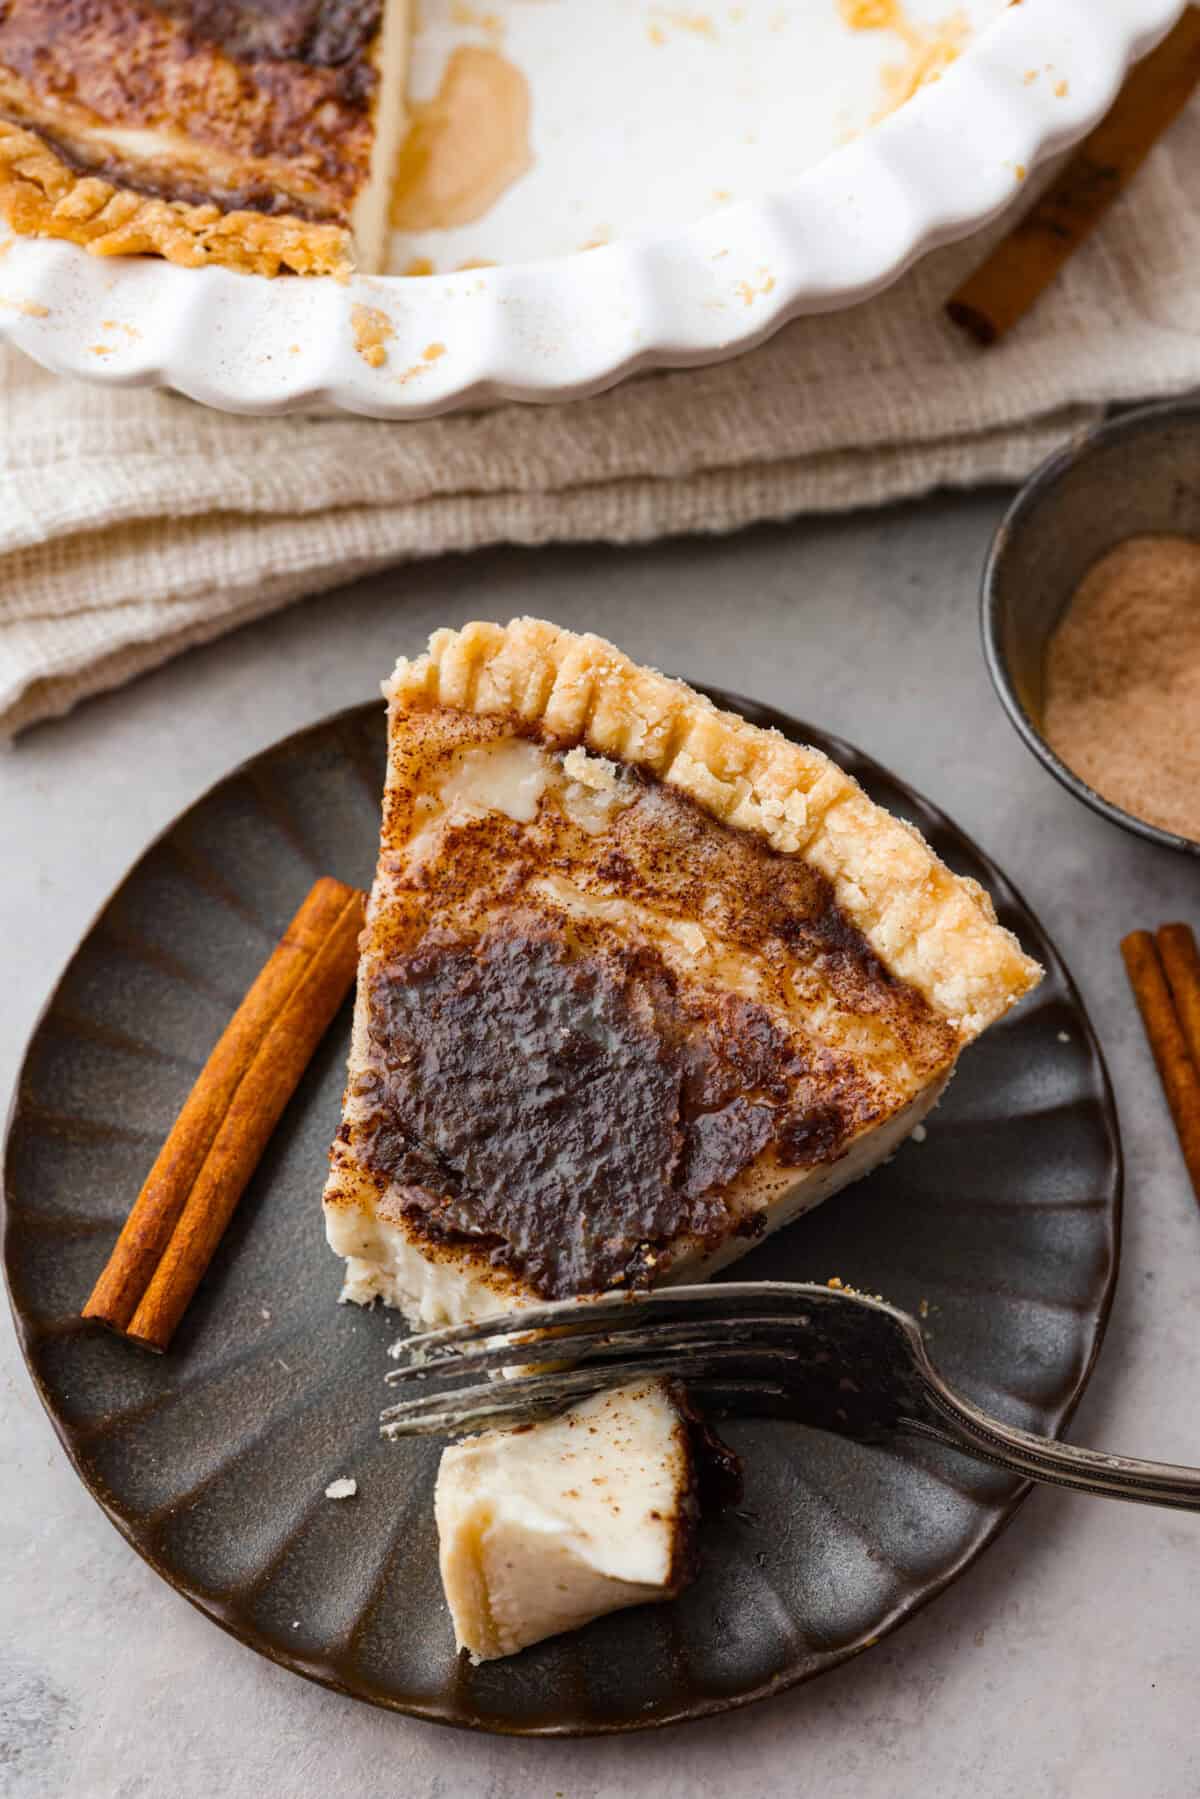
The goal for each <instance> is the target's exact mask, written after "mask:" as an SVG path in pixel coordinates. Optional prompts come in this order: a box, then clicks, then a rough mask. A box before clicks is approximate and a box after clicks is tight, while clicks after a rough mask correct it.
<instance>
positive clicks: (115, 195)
mask: <svg viewBox="0 0 1200 1799" xmlns="http://www.w3.org/2000/svg"><path fill="white" fill-rule="evenodd" d="M406 51H407V0H274V3H273V4H272V5H271V6H270V7H269V8H267V9H265V10H264V9H263V8H262V7H259V6H256V5H254V4H252V3H251V0H72V4H71V5H70V6H64V5H63V3H62V0H5V4H4V5H3V6H0V209H2V210H3V211H4V213H5V214H6V215H7V217H8V219H9V221H10V223H11V224H12V225H13V226H14V228H15V229H16V230H17V231H18V232H20V233H21V234H23V235H34V236H47V237H58V238H65V239H67V240H69V241H71V242H74V243H78V244H82V245H84V246H85V247H86V248H88V249H89V250H91V251H93V252H95V253H96V254H99V255H107V256H115V255H126V254H133V253H145V252H151V253H154V254H157V255H160V256H163V257H165V258H167V259H168V260H169V261H172V262H179V263H182V264H184V265H185V266H188V267H196V266H200V265H203V264H206V263H213V262H216V263H221V264H223V265H225V266H227V267H232V268H235V269H240V270H245V271H249V272H252V273H257V274H267V275H271V274H276V273H278V272H279V271H280V270H290V271H292V272H295V273H299V274H341V273H343V272H345V271H346V270H347V269H348V268H349V267H350V266H351V263H352V261H353V262H356V263H357V265H358V266H360V267H362V268H365V269H372V268H377V267H379V266H381V264H382V260H383V255H384V245H385V241H386V233H387V202H388V191H389V185H390V179H391V170H392V165H393V162H394V159H395V153H396V149H397V147H398V142H399V135H400V131H401V129H402V122H403V91H404V61H405V57H406Z"/></svg>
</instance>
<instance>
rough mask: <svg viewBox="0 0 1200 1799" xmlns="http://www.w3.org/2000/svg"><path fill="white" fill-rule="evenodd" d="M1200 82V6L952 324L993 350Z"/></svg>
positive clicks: (966, 287)
mask: <svg viewBox="0 0 1200 1799" xmlns="http://www.w3.org/2000/svg"><path fill="white" fill-rule="evenodd" d="M1198 81H1200V8H1197V7H1195V6H1188V7H1186V8H1185V9H1184V13H1183V17H1182V18H1181V19H1180V21H1179V23H1178V25H1176V27H1175V29H1174V30H1173V31H1172V32H1170V33H1169V34H1168V35H1167V36H1166V37H1165V38H1164V39H1163V41H1162V43H1161V44H1160V45H1159V46H1158V48H1157V50H1152V51H1151V53H1150V55H1149V56H1147V57H1146V58H1144V60H1143V61H1142V62H1140V63H1138V64H1137V66H1136V67H1135V68H1134V69H1133V70H1132V72H1131V73H1130V75H1129V78H1128V80H1127V81H1126V83H1125V86H1124V87H1123V88H1122V90H1121V92H1120V94H1119V95H1118V97H1117V100H1116V102H1115V104H1114V105H1113V107H1112V109H1111V111H1110V112H1109V113H1108V114H1107V115H1106V117H1105V118H1104V119H1103V120H1102V121H1101V123H1100V124H1099V125H1098V126H1097V127H1096V129H1095V130H1094V131H1093V132H1092V134H1091V136H1090V137H1088V138H1085V139H1084V141H1083V144H1082V145H1081V147H1080V148H1079V149H1078V150H1077V151H1076V152H1075V154H1074V155H1073V156H1072V158H1071V160H1070V161H1069V162H1068V163H1067V165H1066V167H1065V168H1064V169H1063V170H1062V172H1061V174H1059V175H1058V177H1057V178H1056V179H1055V180H1054V181H1053V182H1052V183H1051V185H1050V186H1049V187H1048V188H1047V189H1046V191H1045V193H1044V194H1043V195H1042V196H1041V198H1040V199H1039V200H1038V201H1037V202H1036V203H1035V205H1034V206H1033V208H1032V210H1031V211H1030V212H1029V213H1027V214H1026V216H1025V217H1024V218H1023V219H1022V220H1021V221H1020V222H1019V223H1018V224H1017V225H1016V226H1015V227H1014V228H1013V230H1012V231H1011V232H1010V233H1009V234H1008V236H1007V237H1006V238H1004V239H1002V240H1001V242H1000V243H999V244H998V245H997V247H996V248H995V249H994V250H993V251H992V253H991V255H990V256H988V257H987V258H986V259H985V260H984V262H983V263H982V264H981V266H980V267H979V268H978V269H976V271H975V273H974V274H973V275H971V276H969V277H968V279H967V280H966V281H964V282H963V284H962V286H961V287H960V288H959V289H958V290H957V292H956V293H954V294H952V295H951V297H950V299H949V300H948V301H947V302H946V311H947V312H948V313H949V315H950V317H951V319H953V321H954V323H955V324H956V325H961V326H962V328H963V329H964V331H966V332H968V333H969V334H970V336H971V337H973V338H974V339H975V341H976V343H979V344H984V345H987V344H994V343H995V342H996V340H997V339H998V338H1000V337H1002V336H1003V335H1004V333H1005V332H1006V331H1009V330H1011V329H1012V327H1013V326H1014V325H1015V324H1016V323H1017V321H1018V320H1019V319H1021V318H1023V317H1024V315H1025V313H1026V312H1027V311H1028V310H1029V308H1030V307H1031V306H1032V305H1033V303H1034V301H1035V300H1036V299H1037V297H1038V295H1039V294H1041V293H1042V292H1043V290H1044V289H1045V288H1047V287H1048V286H1049V285H1050V283H1051V281H1053V279H1054V277H1055V276H1056V275H1057V274H1058V271H1059V270H1060V269H1061V268H1062V266H1063V264H1064V263H1065V262H1066V260H1067V258H1068V257H1069V256H1070V255H1071V254H1072V253H1073V251H1074V250H1075V249H1076V248H1077V247H1078V246H1079V245H1080V244H1081V243H1082V242H1083V241H1084V239H1085V238H1086V237H1087V236H1088V235H1089V233H1090V232H1091V231H1092V230H1093V229H1094V228H1095V226H1096V225H1098V224H1099V222H1100V220H1101V219H1102V218H1103V216H1104V214H1105V213H1106V212H1107V210H1108V208H1109V207H1110V206H1111V205H1112V203H1113V201H1114V200H1115V199H1116V198H1117V196H1118V195H1119V194H1120V193H1121V191H1122V190H1123V189H1124V188H1125V187H1126V186H1127V185H1128V183H1129V182H1130V181H1131V180H1132V179H1133V177H1134V175H1135V174H1136V173H1137V171H1138V169H1139V168H1140V167H1141V166H1142V163H1143V162H1144V161H1145V159H1146V157H1147V156H1148V155H1149V153H1150V151H1151V149H1152V148H1153V147H1154V145H1155V143H1156V142H1157V141H1158V139H1159V138H1160V137H1161V136H1162V134H1163V132H1164V131H1165V130H1166V129H1167V126H1168V125H1170V123H1171V122H1172V120H1173V119H1174V118H1175V117H1176V116H1177V115H1178V114H1179V113H1180V112H1181V111H1182V110H1183V108H1184V106H1185V105H1186V104H1187V101H1188V99H1189V97H1190V96H1191V93H1192V90H1193V89H1194V88H1195V86H1196V83H1197V82H1198Z"/></svg>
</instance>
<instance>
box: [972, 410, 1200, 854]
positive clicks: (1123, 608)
mask: <svg viewBox="0 0 1200 1799" xmlns="http://www.w3.org/2000/svg"><path fill="white" fill-rule="evenodd" d="M982 623H983V644H984V654H985V656H986V658H987V663H988V668H989V671H990V673H991V677H992V680H993V682H994V684H995V687H996V691H997V693H998V695H999V697H1000V700H1001V702H1002V703H1003V705H1004V707H1005V710H1006V711H1007V712H1008V715H1009V717H1010V719H1011V720H1012V722H1013V724H1014V725H1015V727H1016V729H1017V731H1018V732H1019V734H1020V736H1021V737H1022V738H1023V740H1024V742H1025V743H1026V745H1027V746H1028V748H1029V749H1031V750H1032V751H1033V753H1034V755H1036V756H1037V757H1038V759H1039V760H1040V761H1041V762H1043V763H1044V764H1045V766H1046V767H1047V768H1048V769H1049V771H1050V773H1051V774H1053V775H1054V776H1055V778H1056V779H1057V780H1059V781H1060V782H1061V783H1062V784H1063V786H1064V787H1066V788H1067V789H1068V790H1069V791H1070V792H1071V793H1073V794H1074V795H1075V796H1076V798H1077V799H1080V800H1082V801H1083V802H1084V804H1085V805H1088V806H1090V807H1091V808H1092V810H1093V811H1095V812H1099V813H1100V814H1101V815H1102V816H1103V817H1105V818H1107V819H1109V820H1110V821H1111V822H1112V823H1113V824H1117V825H1121V826H1122V827H1123V828H1124V829H1126V830H1129V831H1133V832H1136V833H1137V834H1138V835H1139V836H1141V837H1144V838H1148V839H1149V840H1150V841H1151V842H1154V843H1158V844H1162V845H1164V846H1167V847H1170V848H1172V849H1177V850H1182V851H1184V852H1185V853H1187V854H1191V855H1200V403H1198V402H1196V401H1194V400H1192V401H1180V402H1174V401H1170V402H1167V403H1165V404H1163V405H1158V406H1148V407H1144V408H1141V409H1139V410H1138V411H1136V412H1129V413H1125V414H1124V415H1123V416H1121V417H1118V418H1116V419H1113V420H1111V421H1109V422H1108V423H1107V424H1104V425H1101V426H1099V427H1097V428H1096V429H1095V430H1092V431H1089V432H1086V433H1084V434H1082V435H1081V436H1080V437H1078V438H1076V439H1075V440H1073V442H1072V443H1070V444H1069V445H1067V446H1066V447H1065V448H1064V449H1063V450H1060V451H1059V452H1058V453H1057V454H1056V455H1054V456H1053V457H1051V458H1050V460H1049V461H1048V462H1046V463H1044V464H1043V465H1042V467H1041V468H1040V469H1038V470H1037V472H1036V473H1035V474H1034V475H1033V476H1031V478H1030V480H1029V481H1028V482H1027V483H1026V485H1025V486H1024V487H1023V488H1022V489H1021V492H1020V493H1019V494H1018V495H1017V498H1016V500H1015V501H1014V502H1013V504H1012V506H1011V507H1010V508H1009V511H1008V513H1007V514H1006V516H1005V518H1004V519H1003V521H1002V522H1001V524H1000V526H999V528H998V530H997V532H996V535H995V538H994V539H993V542H992V546H991V550H990V552H989V554H988V559H987V563H986V565H985V568H984V576H983V613H982Z"/></svg>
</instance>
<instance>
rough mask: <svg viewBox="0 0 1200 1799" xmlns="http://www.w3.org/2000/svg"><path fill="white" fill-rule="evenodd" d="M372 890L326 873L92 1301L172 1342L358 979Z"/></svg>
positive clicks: (240, 1016) (158, 1167)
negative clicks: (367, 896) (366, 900)
mask: <svg viewBox="0 0 1200 1799" xmlns="http://www.w3.org/2000/svg"><path fill="white" fill-rule="evenodd" d="M362 908H363V895H362V894H361V893H359V892H358V891H357V890H356V889H355V888H353V887H346V886H344V885H343V884H342V882H340V881H335V880H332V879H330V878H325V879H323V880H320V881H318V882H317V883H316V885H315V886H314V887H313V889H312V891H311V892H310V894H309V895H308V898H307V899H306V900H305V902H304V904H303V905H302V906H301V908H300V910H299V912H297V914H296V916H295V918H294V919H293V920H292V922H291V924H290V925H289V926H288V929H287V931H286V933H285V935H284V937H283V939H282V940H281V942H280V943H279V944H278V945H277V947H276V948H275V950H274V951H273V953H272V954H271V956H270V958H269V960H268V961H267V963H266V965H265V966H264V968H263V969H262V971H261V973H260V974H259V975H258V977H257V979H256V980H255V982H254V984H253V986H252V987H251V988H250V990H249V992H248V993H247V995H246V997H245V999H244V1000H243V1001H242V1003H241V1004H240V1005H239V1007H238V1009H237V1011H236V1012H235V1013H234V1015H233V1017H232V1018H231V1019H230V1021H229V1024H228V1025H227V1027H226V1029H225V1031H224V1033H223V1034H222V1036H221V1039H220V1041H219V1042H218V1043H217V1045H216V1048H215V1049H214V1050H213V1052H212V1054H211V1056H210V1057H209V1059H208V1061H207V1062H206V1064H205V1066H204V1068H203V1070H202V1071H201V1073H200V1075H199V1077H198V1078H197V1081H196V1084H195V1086H194V1087H193V1088H192V1091H191V1093H190V1094H189V1095H188V1098H187V1100H186V1101H185V1103H184V1107H183V1110H182V1111H181V1112H180V1114H179V1117H178V1118H177V1119H176V1121H175V1124H174V1126H173V1127H172V1129H171V1132H170V1134H169V1136H168V1137H167V1141H166V1143H165V1144H164V1145H163V1147H162V1149H161V1151H160V1152H159V1154H158V1156H157V1158H156V1160H155V1163H154V1166H153V1168H152V1169H151V1170H150V1173H149V1175H148V1176H147V1178H146V1182H145V1184H144V1186H143V1187H142V1190H141V1192H140V1193H139V1195H138V1197H137V1200H136V1202H135V1203H134V1206H133V1209H132V1210H131V1212H130V1214H129V1217H128V1218H127V1219H126V1221H125V1225H124V1227H123V1229H122V1231H121V1234H120V1236H119V1237H118V1239H117V1242H116V1245H115V1247H114V1249H113V1252H112V1254H111V1256H110V1257H109V1260H108V1263H107V1265H106V1267H105V1269H104V1271H103V1273H102V1274H101V1276H100V1278H99V1280H98V1281H97V1282H96V1285H95V1287H94V1288H93V1290H92V1293H91V1295H90V1297H89V1299H88V1301H87V1304H86V1305H85V1306H84V1308H83V1316H84V1317H85V1318H95V1319H97V1320H99V1321H100V1322H101V1323H103V1324H106V1325H108V1326H109V1327H110V1328H111V1329H113V1330H116V1331H119V1332H121V1333H122V1334H124V1335H126V1336H129V1337H132V1338H134V1339H135V1340H136V1341H138V1342H141V1343H145V1344H146V1345H147V1346H148V1347H150V1348H153V1349H159V1350H162V1349H165V1348H166V1347H167V1344H168V1343H169V1342H170V1339H171V1336H172V1334H173V1332H174V1330H175V1327H176V1325H177V1324H178V1323H179V1320H180V1318H182V1316H183V1313H184V1311H185V1310H186V1308H187V1305H188V1302H189V1300H190V1299H191V1297H192V1294H193V1293H194V1292H195V1290H196V1287H197V1286H198V1285H199V1282H200V1279H201V1276H202V1275H203V1274H204V1271H205V1269H206V1268H207V1267H208V1264H209V1261H210V1260H211V1259H212V1255H213V1252H214V1250H215V1249H216V1247H217V1244H218V1243H219V1242H220V1240H221V1235H222V1233H223V1231H224V1229H225V1226H226V1225H227V1224H228V1222H229V1219H230V1218H231V1217H232V1215H233V1211H234V1208H235V1206H236V1205H237V1202H238V1200H239V1199H240V1197H241V1194H242V1191H243V1189H244V1188H245V1186H246V1183H247V1182H248V1181H249V1179H250V1176H251V1174H252V1173H253V1172H254V1169H255V1167H256V1166H257V1164H258V1161H259V1158H260V1157H261V1155H262V1153H263V1150H264V1149H265V1148H266V1145H267V1142H268V1140H269V1138H270V1135H271V1132H272V1131H273V1129H274V1127H275V1125H276V1123H277V1122H278V1120H279V1117H280V1114H281V1113H282V1111H283V1109H284V1106H285V1105H286V1104H287V1101H288V1099H289V1098H290V1097H291V1094H292V1092H293V1091H294V1089H295V1087H296V1085H297V1083H298V1082H299V1080H300V1076H301V1075H302V1074H303V1072H304V1069H305V1068H306V1066H307V1065H308V1062H309V1061H310V1060H311V1057H312V1054H313V1051H314V1050H315V1049H316V1046H317V1044H318V1042H319V1041H320V1039H321V1037H322V1035H323V1034H324V1032H325V1031H326V1029H327V1028H328V1026H329V1024H330V1023H331V1021H332V1019H333V1017H334V1014H335V1013H336V1012H337V1009H338V1007H339V1005H340V1004H341V1002H342V1000H343V998H344V997H345V995H346V993H347V991H348V989H349V987H350V983H351V981H352V980H353V978H354V970H355V965H356V960H357V944H358V934H359V931H360V929H361V926H362Z"/></svg>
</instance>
